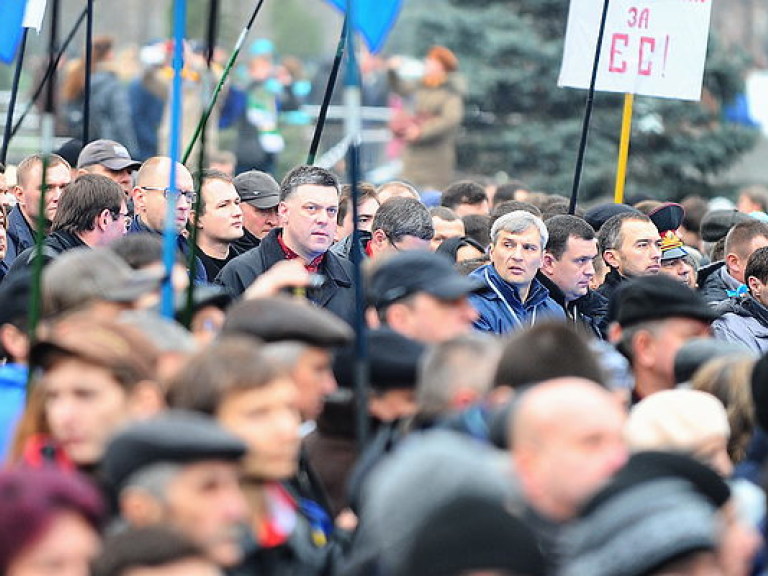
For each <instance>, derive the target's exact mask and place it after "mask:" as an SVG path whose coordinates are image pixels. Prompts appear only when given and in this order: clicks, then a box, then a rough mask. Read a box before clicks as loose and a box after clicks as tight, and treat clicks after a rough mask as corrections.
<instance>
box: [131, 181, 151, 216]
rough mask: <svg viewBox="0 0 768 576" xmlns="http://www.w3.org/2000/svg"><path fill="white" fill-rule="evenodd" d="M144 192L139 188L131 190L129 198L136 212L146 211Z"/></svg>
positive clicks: (135, 187)
mask: <svg viewBox="0 0 768 576" xmlns="http://www.w3.org/2000/svg"><path fill="white" fill-rule="evenodd" d="M145 195H146V192H144V190H142V189H141V188H140V187H139V186H134V187H133V190H131V198H132V199H133V205H134V207H135V208H136V209H137V211H140V212H144V211H145V210H146V207H147V205H146V196H145Z"/></svg>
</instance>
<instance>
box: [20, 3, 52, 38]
mask: <svg viewBox="0 0 768 576" xmlns="http://www.w3.org/2000/svg"><path fill="white" fill-rule="evenodd" d="M45 3H46V0H28V2H27V7H26V9H25V10H24V22H23V23H22V26H23V27H24V28H34V29H35V30H36V31H37V33H38V34H39V33H40V28H42V27H43V16H45Z"/></svg>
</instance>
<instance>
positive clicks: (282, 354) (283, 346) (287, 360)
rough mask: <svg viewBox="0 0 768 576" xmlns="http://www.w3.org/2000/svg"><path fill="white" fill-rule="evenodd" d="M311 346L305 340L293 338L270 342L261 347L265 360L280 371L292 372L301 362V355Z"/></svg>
mask: <svg viewBox="0 0 768 576" xmlns="http://www.w3.org/2000/svg"><path fill="white" fill-rule="evenodd" d="M307 348H309V346H308V345H307V344H304V343H303V342H297V341H293V340H288V341H283V342H270V343H269V344H264V346H263V347H262V349H261V352H262V354H263V355H264V361H265V362H267V363H268V364H270V365H271V366H272V367H274V369H275V370H277V371H278V372H282V373H286V372H291V371H292V370H293V369H294V368H296V365H297V364H298V363H299V359H300V358H301V355H302V354H304V351H305V350H306V349H307Z"/></svg>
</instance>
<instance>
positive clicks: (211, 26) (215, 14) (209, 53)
mask: <svg viewBox="0 0 768 576" xmlns="http://www.w3.org/2000/svg"><path fill="white" fill-rule="evenodd" d="M218 20H219V2H218V0H211V2H210V4H209V5H208V33H207V35H206V37H207V46H206V54H205V63H206V74H205V76H204V77H203V86H202V87H201V90H202V91H203V94H204V95H206V96H207V95H208V94H209V92H210V87H211V80H212V78H213V53H214V51H215V50H216V32H217V26H218ZM206 126H207V124H206V123H203V125H202V127H201V130H200V156H198V163H197V186H196V189H197V196H196V197H195V203H194V205H193V206H192V212H193V213H194V215H195V218H194V220H195V225H194V226H192V230H191V232H190V234H189V244H188V246H189V278H190V282H189V286H187V299H186V306H185V309H184V325H185V326H186V327H187V328H189V327H190V325H191V323H192V313H193V310H194V304H195V283H194V282H192V281H191V280H192V278H194V277H195V271H196V269H197V251H198V247H197V231H198V226H197V216H198V214H199V213H200V203H201V202H202V199H203V169H204V168H205V147H206ZM208 280H209V281H213V278H208Z"/></svg>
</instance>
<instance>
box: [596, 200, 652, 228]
mask: <svg viewBox="0 0 768 576" xmlns="http://www.w3.org/2000/svg"><path fill="white" fill-rule="evenodd" d="M625 212H633V213H634V212H637V213H638V214H642V212H640V211H639V210H636V209H635V208H632V206H627V205H626V204H614V203H612V202H611V203H605V204H598V205H597V206H593V207H592V208H590V209H589V210H587V211H586V212H585V213H584V220H586V221H587V223H588V224H589V225H590V226H592V228H594V229H595V232H598V231H599V230H600V228H601V227H602V226H603V224H605V223H606V222H607V221H608V220H610V219H611V218H613V217H614V216H616V215H617V214H624V213H625Z"/></svg>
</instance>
